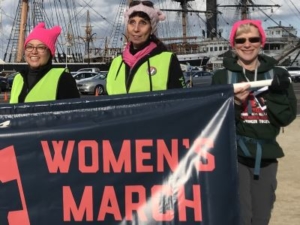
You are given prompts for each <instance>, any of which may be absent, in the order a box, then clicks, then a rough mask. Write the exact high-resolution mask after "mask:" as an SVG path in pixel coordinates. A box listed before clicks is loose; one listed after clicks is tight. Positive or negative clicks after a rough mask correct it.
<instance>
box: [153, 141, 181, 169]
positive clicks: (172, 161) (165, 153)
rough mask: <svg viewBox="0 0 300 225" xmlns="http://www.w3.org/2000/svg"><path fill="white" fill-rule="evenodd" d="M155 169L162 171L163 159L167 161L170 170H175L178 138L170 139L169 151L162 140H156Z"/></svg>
mask: <svg viewBox="0 0 300 225" xmlns="http://www.w3.org/2000/svg"><path fill="white" fill-rule="evenodd" d="M157 149H159V151H157V171H158V172H164V171H165V167H164V160H166V161H167V163H168V165H169V167H170V170H171V171H173V172H174V171H175V169H176V167H177V166H178V139H172V141H171V153H170V151H169V149H168V147H167V145H166V143H165V141H164V140H162V139H158V140H157Z"/></svg>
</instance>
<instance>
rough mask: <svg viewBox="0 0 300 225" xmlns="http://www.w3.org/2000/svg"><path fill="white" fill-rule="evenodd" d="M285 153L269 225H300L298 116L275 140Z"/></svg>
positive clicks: (299, 124) (299, 133) (299, 123)
mask: <svg viewBox="0 0 300 225" xmlns="http://www.w3.org/2000/svg"><path fill="white" fill-rule="evenodd" d="M277 140H278V141H279V143H280V145H281V147H282V148H283V150H284V152H285V157H284V158H282V159H280V160H279V169H278V176H277V179H278V187H277V191H276V196H277V197H276V202H275V206H274V209H273V213H272V218H271V222H270V225H284V224H288V225H300V116H298V117H297V118H296V120H295V121H294V122H293V123H292V124H290V125H289V126H287V127H285V128H284V133H281V134H280V135H279V136H278V139H277Z"/></svg>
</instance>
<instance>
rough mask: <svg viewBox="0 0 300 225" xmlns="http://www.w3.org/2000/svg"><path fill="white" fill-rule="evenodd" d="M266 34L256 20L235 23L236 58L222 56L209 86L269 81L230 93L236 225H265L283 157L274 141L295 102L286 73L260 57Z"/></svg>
mask: <svg viewBox="0 0 300 225" xmlns="http://www.w3.org/2000/svg"><path fill="white" fill-rule="evenodd" d="M265 43H266V35H265V32H264V30H263V28H262V26H261V21H259V20H241V21H238V22H236V23H235V24H234V25H233V27H232V30H231V34H230V45H231V47H232V48H233V50H234V52H235V54H236V57H233V58H224V61H223V65H224V67H225V68H224V69H220V70H218V71H216V72H215V74H214V75H213V80H212V84H213V85H217V84H232V83H239V82H248V81H259V80H266V79H273V82H272V84H271V86H269V87H265V89H261V90H260V92H258V91H257V90H255V89H246V90H245V89H241V90H240V91H239V92H237V93H235V96H234V105H235V119H236V134H237V150H238V174H239V199H240V225H267V224H268V223H269V220H270V218H271V210H272V208H273V204H274V202H275V190H276V187H277V179H276V174H277V168H278V162H277V158H281V157H283V156H284V153H283V150H282V148H281V147H280V146H279V144H278V143H277V141H276V136H277V135H278V134H279V131H280V128H281V127H284V126H287V125H289V124H290V123H291V122H292V121H293V120H294V119H295V117H296V105H297V100H296V97H295V94H294V90H293V86H292V85H291V84H290V79H289V74H288V72H287V71H286V70H285V69H283V68H280V67H276V61H275V60H274V59H273V58H271V57H268V56H266V55H262V54H260V52H261V50H262V48H263V47H264V44H265Z"/></svg>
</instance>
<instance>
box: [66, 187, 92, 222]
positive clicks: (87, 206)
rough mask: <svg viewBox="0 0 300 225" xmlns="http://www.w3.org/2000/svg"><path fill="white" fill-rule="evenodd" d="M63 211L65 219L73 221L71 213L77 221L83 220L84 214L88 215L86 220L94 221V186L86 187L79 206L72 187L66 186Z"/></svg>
mask: <svg viewBox="0 0 300 225" xmlns="http://www.w3.org/2000/svg"><path fill="white" fill-rule="evenodd" d="M63 213H64V221H71V215H72V216H73V218H74V220H75V221H83V217H84V215H86V221H93V187H92V186H86V187H85V188H84V191H83V194H82V198H81V201H80V204H79V207H77V205H76V202H75V200H74V197H73V194H72V191H71V188H70V187H69V186H64V187H63Z"/></svg>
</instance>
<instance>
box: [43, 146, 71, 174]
mask: <svg viewBox="0 0 300 225" xmlns="http://www.w3.org/2000/svg"><path fill="white" fill-rule="evenodd" d="M64 143H65V142H64V141H52V147H53V149H54V156H53V158H52V156H51V152H50V147H49V144H48V142H47V141H41V144H42V148H43V151H44V155H45V159H46V163H47V166H48V170H49V172H50V173H57V172H58V171H60V172H61V173H68V172H69V168H70V163H71V158H72V154H73V150H74V145H75V141H68V142H67V149H66V152H65V156H63V153H62V152H63V145H64Z"/></svg>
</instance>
